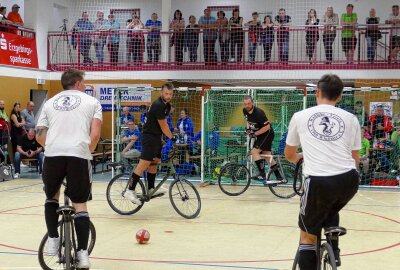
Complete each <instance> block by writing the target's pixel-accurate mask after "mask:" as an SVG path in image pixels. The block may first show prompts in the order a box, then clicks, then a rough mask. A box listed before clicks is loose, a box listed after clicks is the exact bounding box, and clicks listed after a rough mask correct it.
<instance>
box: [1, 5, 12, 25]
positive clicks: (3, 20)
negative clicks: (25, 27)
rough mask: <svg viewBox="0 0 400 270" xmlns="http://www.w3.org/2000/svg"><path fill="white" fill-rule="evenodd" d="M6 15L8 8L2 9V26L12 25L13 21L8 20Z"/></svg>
mask: <svg viewBox="0 0 400 270" xmlns="http://www.w3.org/2000/svg"><path fill="white" fill-rule="evenodd" d="M6 13H7V8H6V7H0V24H12V21H10V20H8V19H7V17H6Z"/></svg>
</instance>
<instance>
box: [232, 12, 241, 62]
mask: <svg viewBox="0 0 400 270" xmlns="http://www.w3.org/2000/svg"><path fill="white" fill-rule="evenodd" d="M239 14H240V11H239V9H238V8H235V9H234V10H233V11H232V17H231V18H230V19H229V27H230V29H231V59H230V62H235V60H236V62H237V63H239V62H241V61H242V55H243V42H244V33H243V28H242V26H243V17H240V16H239ZM235 56H236V58H235Z"/></svg>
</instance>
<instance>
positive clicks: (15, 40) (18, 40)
mask: <svg viewBox="0 0 400 270" xmlns="http://www.w3.org/2000/svg"><path fill="white" fill-rule="evenodd" d="M0 64H3V65H10V66H19V67H28V68H38V67H39V66H38V59H37V50H36V39H35V38H27V37H22V36H18V35H15V34H11V33H3V32H0Z"/></svg>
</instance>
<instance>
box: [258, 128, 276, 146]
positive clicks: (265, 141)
mask: <svg viewBox="0 0 400 270" xmlns="http://www.w3.org/2000/svg"><path fill="white" fill-rule="evenodd" d="M274 137H275V133H274V131H273V130H272V129H270V130H269V131H267V132H266V133H265V135H264V134H262V135H260V136H257V139H256V141H255V142H254V145H253V147H254V148H257V149H260V150H262V151H271V150H272V142H273V140H274Z"/></svg>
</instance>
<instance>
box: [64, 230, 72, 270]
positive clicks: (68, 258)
mask: <svg viewBox="0 0 400 270" xmlns="http://www.w3.org/2000/svg"><path fill="white" fill-rule="evenodd" d="M64 239H65V241H64V245H65V248H64V255H65V269H66V270H71V269H73V265H72V264H73V262H74V260H73V257H72V243H71V242H72V238H71V222H64Z"/></svg>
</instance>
